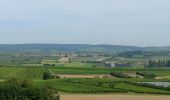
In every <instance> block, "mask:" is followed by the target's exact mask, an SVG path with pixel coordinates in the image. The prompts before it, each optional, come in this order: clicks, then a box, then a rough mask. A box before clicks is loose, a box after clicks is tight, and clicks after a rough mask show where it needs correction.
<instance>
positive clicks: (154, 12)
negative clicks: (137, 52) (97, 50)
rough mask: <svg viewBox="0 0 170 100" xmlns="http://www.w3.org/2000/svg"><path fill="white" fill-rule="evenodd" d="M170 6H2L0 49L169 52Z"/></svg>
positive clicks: (10, 2) (37, 1)
mask: <svg viewBox="0 0 170 100" xmlns="http://www.w3.org/2000/svg"><path fill="white" fill-rule="evenodd" d="M169 12H170V1H169V0H1V1H0V44H16V43H17V44H20V43H62V44H113V45H133V46H170V38H169V37H170V30H169V28H170V13H169Z"/></svg>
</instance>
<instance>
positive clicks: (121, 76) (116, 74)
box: [110, 72, 132, 78]
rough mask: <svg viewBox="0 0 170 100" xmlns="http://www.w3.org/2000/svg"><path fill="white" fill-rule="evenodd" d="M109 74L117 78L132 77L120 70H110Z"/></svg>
mask: <svg viewBox="0 0 170 100" xmlns="http://www.w3.org/2000/svg"><path fill="white" fill-rule="evenodd" d="M110 75H112V76H115V77H118V78H132V77H130V76H129V75H127V74H124V73H121V72H111V74H110Z"/></svg>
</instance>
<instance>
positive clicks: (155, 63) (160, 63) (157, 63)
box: [145, 60, 170, 67]
mask: <svg viewBox="0 0 170 100" xmlns="http://www.w3.org/2000/svg"><path fill="white" fill-rule="evenodd" d="M145 67H170V60H149V62H148V64H147V65H146V66H145Z"/></svg>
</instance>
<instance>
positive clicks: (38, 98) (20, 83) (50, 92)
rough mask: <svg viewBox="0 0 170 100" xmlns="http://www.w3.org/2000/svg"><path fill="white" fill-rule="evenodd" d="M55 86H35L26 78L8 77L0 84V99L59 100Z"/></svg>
mask: <svg viewBox="0 0 170 100" xmlns="http://www.w3.org/2000/svg"><path fill="white" fill-rule="evenodd" d="M56 94H57V91H56V89H55V88H53V87H50V86H44V87H42V88H35V87H33V86H32V84H31V82H30V81H28V80H21V79H10V80H7V81H5V82H3V83H1V84H0V100H59V97H58V96H57V95H56Z"/></svg>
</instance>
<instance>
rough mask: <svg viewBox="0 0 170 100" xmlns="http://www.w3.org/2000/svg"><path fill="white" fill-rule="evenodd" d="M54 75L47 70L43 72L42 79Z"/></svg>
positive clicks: (51, 77)
mask: <svg viewBox="0 0 170 100" xmlns="http://www.w3.org/2000/svg"><path fill="white" fill-rule="evenodd" d="M54 78H55V76H54V75H52V73H50V72H49V71H46V72H43V80H48V79H54Z"/></svg>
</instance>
